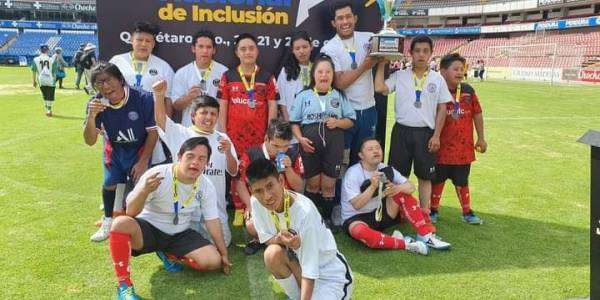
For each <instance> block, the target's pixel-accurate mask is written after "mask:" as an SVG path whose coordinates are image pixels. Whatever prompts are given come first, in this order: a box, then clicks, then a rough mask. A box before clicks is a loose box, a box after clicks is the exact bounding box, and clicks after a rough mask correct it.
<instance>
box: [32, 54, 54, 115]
mask: <svg viewBox="0 0 600 300" xmlns="http://www.w3.org/2000/svg"><path fill="white" fill-rule="evenodd" d="M49 51H50V50H49V48H48V45H42V46H40V55H39V56H38V57H36V58H34V59H33V63H32V64H31V71H32V72H33V87H34V88H35V87H38V86H39V87H40V90H41V91H42V97H43V98H44V107H45V108H46V116H47V117H52V104H54V92H55V90H56V85H55V82H56V72H57V71H58V62H57V61H56V60H55V59H54V57H50V56H49V55H48V52H49Z"/></svg>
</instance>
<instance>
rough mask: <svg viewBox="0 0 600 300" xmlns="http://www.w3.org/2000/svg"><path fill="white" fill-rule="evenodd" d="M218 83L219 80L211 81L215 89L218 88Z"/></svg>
mask: <svg viewBox="0 0 600 300" xmlns="http://www.w3.org/2000/svg"><path fill="white" fill-rule="evenodd" d="M219 83H221V79H215V80H213V85H214V86H215V87H218V86H219Z"/></svg>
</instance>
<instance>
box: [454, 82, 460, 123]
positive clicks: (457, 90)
mask: <svg viewBox="0 0 600 300" xmlns="http://www.w3.org/2000/svg"><path fill="white" fill-rule="evenodd" d="M461 89H462V87H461V84H460V82H459V83H458V85H457V86H456V95H455V96H454V113H455V114H456V115H458V108H459V106H460V97H461V96H462V93H461Z"/></svg>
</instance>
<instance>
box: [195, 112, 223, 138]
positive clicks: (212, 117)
mask: <svg viewBox="0 0 600 300" xmlns="http://www.w3.org/2000/svg"><path fill="white" fill-rule="evenodd" d="M218 119H219V110H218V109H217V108H214V107H210V106H204V107H198V109H196V111H195V112H194V113H193V114H192V120H193V121H194V125H196V127H198V128H199V129H200V130H202V131H206V132H212V131H213V129H214V128H215V125H216V124H217V120H218Z"/></svg>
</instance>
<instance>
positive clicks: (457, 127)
mask: <svg viewBox="0 0 600 300" xmlns="http://www.w3.org/2000/svg"><path fill="white" fill-rule="evenodd" d="M465 63H466V61H465V59H464V58H463V57H461V56H460V55H459V54H457V53H454V54H449V55H446V56H444V58H442V61H441V63H440V67H441V74H442V76H443V77H444V79H445V81H446V83H447V85H448V88H449V89H450V93H452V94H453V95H454V101H452V102H449V103H447V104H446V114H447V115H448V116H452V117H451V118H448V117H447V118H446V120H445V125H444V129H443V130H442V135H441V137H440V150H439V151H438V155H437V168H436V172H435V174H436V175H435V177H434V178H433V187H432V193H431V215H430V217H431V221H432V222H436V221H437V219H438V211H439V205H440V200H441V198H442V192H443V190H444V182H445V181H446V179H448V178H449V179H451V180H452V183H453V184H454V187H455V189H456V195H457V196H458V200H459V201H460V206H461V207H462V219H463V221H464V222H467V223H469V224H481V223H482V222H481V219H480V218H479V217H478V216H477V215H475V213H474V212H473V210H471V194H470V192H469V173H470V171H471V163H472V162H473V161H475V152H474V150H477V151H479V152H481V153H484V152H485V151H486V150H487V143H486V141H485V138H484V132H483V114H482V112H481V106H480V104H479V99H478V98H477V94H476V93H475V90H474V89H473V87H471V86H470V85H469V84H467V83H461V81H462V68H463V66H464V64H465ZM473 125H475V130H476V131H477V142H475V143H474V144H473Z"/></svg>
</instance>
